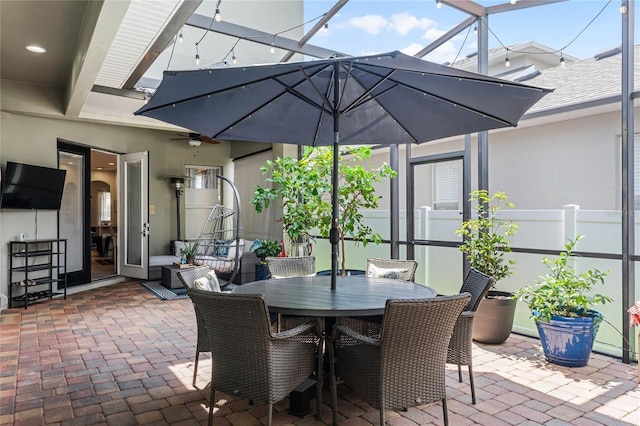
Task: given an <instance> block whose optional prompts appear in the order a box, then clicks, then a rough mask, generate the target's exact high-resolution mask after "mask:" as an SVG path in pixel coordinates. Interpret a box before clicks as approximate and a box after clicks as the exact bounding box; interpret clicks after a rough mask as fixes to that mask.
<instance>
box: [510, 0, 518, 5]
mask: <svg viewBox="0 0 640 426" xmlns="http://www.w3.org/2000/svg"><path fill="white" fill-rule="evenodd" d="M517 2H518V0H511V1H510V2H509V3H511V4H516V3H517Z"/></svg>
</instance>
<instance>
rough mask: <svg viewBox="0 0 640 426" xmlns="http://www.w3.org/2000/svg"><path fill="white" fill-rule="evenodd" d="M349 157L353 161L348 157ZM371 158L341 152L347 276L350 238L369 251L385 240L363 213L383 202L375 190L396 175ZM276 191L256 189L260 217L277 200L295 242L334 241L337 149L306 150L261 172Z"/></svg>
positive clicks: (341, 227)
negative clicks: (314, 236)
mask: <svg viewBox="0 0 640 426" xmlns="http://www.w3.org/2000/svg"><path fill="white" fill-rule="evenodd" d="M347 154H348V155H347ZM369 157H371V148H369V147H365V146H362V147H357V148H353V149H352V148H350V147H340V153H339V161H338V204H339V218H338V232H339V235H340V242H341V248H340V252H341V253H342V259H341V260H342V266H341V267H342V271H345V270H346V267H345V265H346V259H345V245H344V244H345V237H347V236H349V237H351V238H353V239H354V241H356V242H361V243H362V244H363V245H366V244H367V243H369V242H373V243H375V244H379V243H380V242H381V241H382V236H381V235H380V234H378V233H376V232H373V229H372V228H371V227H369V226H368V225H367V224H366V223H365V222H364V216H363V215H362V213H361V212H360V211H361V210H362V209H375V208H377V207H378V203H379V201H380V198H381V197H380V196H379V195H376V193H375V187H374V184H375V183H377V182H381V181H383V180H384V179H388V178H393V177H395V176H396V175H397V173H396V172H395V171H394V170H393V169H392V168H391V167H390V166H389V165H387V164H386V163H384V164H382V165H381V166H379V167H373V166H371V165H366V164H363V163H364V162H365V160H366V159H368V158H369ZM261 170H262V172H263V173H264V174H265V175H270V176H269V177H268V178H267V179H266V180H267V182H269V183H271V184H272V186H271V187H261V186H257V188H256V190H255V192H254V196H253V199H252V200H251V202H252V203H253V205H254V206H255V208H256V211H257V212H261V211H262V210H263V209H266V208H268V207H269V205H270V204H271V202H272V201H273V200H281V201H282V205H283V214H282V218H281V219H280V220H281V221H282V226H283V229H284V232H286V233H287V235H288V236H289V238H290V239H291V240H292V241H299V240H300V239H305V238H307V237H309V232H311V230H313V229H317V230H318V232H319V233H320V235H321V236H322V237H324V238H327V237H328V236H329V231H330V229H331V222H332V206H331V194H332V191H333V188H332V185H331V175H332V170H333V148H331V147H316V148H311V147H307V148H305V150H304V153H303V155H302V158H300V159H299V160H298V159H294V158H291V157H286V158H277V159H275V160H274V161H268V162H267V164H266V166H263V167H261Z"/></svg>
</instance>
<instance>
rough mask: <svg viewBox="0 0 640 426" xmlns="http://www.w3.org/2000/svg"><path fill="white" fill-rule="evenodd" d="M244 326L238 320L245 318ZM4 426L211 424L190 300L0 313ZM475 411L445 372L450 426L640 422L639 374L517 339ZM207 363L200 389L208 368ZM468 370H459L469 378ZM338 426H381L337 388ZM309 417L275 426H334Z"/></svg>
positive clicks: (127, 291) (451, 372)
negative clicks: (562, 359) (559, 361)
mask: <svg viewBox="0 0 640 426" xmlns="http://www.w3.org/2000/svg"><path fill="white" fill-rule="evenodd" d="M239 320H241V319H239ZM0 326H1V328H0V424H1V425H90V424H104V425H113V426H125V425H138V424H145V425H146V424H148V425H197V424H206V418H207V410H208V401H207V397H208V392H207V390H206V389H204V390H196V389H194V388H193V387H192V386H191V379H192V376H193V359H194V347H195V346H194V345H195V341H196V329H195V316H194V312H193V307H192V305H191V301H190V300H188V299H183V300H173V301H163V300H160V299H158V298H156V297H155V296H154V295H153V294H151V293H150V292H149V291H147V290H146V289H145V288H143V287H142V286H141V285H139V283H138V281H127V282H123V283H119V284H114V285H111V286H108V287H103V288H99V289H94V290H88V291H84V292H80V293H76V294H72V295H70V296H69V297H68V298H67V300H66V301H65V300H61V299H56V300H52V301H47V302H43V303H39V304H36V305H32V306H30V307H29V308H28V309H26V310H25V309H19V308H16V309H8V310H5V311H2V313H1V315H0ZM474 355H475V357H474V363H475V364H474V376H475V379H476V391H477V397H478V403H477V404H476V405H475V406H473V405H471V397H470V390H469V385H468V378H467V376H466V374H463V378H464V380H465V381H464V382H463V383H458V380H457V368H456V367H455V366H447V371H448V377H447V384H448V392H447V395H448V407H449V421H450V424H451V425H455V426H457V425H474V424H480V425H492V426H493V425H538V424H544V425H564V424H571V425H640V390H639V388H638V384H637V376H636V375H637V365H635V364H632V365H627V364H623V363H622V362H620V360H618V359H615V358H612V357H608V356H605V355H600V354H593V355H592V357H591V360H590V362H589V365H588V366H586V367H581V368H565V367H559V366H556V365H553V364H549V363H547V362H546V361H545V360H544V357H543V355H542V350H541V348H540V345H539V342H538V340H537V339H532V338H528V337H524V336H519V335H515V334H512V335H511V337H510V338H509V339H508V340H507V341H506V342H505V343H504V344H502V345H496V346H492V345H478V346H477V347H476V348H475V350H474ZM209 366H210V363H209V361H208V357H207V354H204V355H201V360H200V365H199V368H198V386H199V387H200V388H203V387H205V385H206V383H207V381H208V377H209V374H210V372H211V370H210V367H209ZM464 371H466V369H464V368H463V372H464ZM340 393H341V398H340V400H339V411H340V415H341V417H342V419H343V420H342V421H341V422H340V424H341V425H344V426H359V425H363V426H364V425H370V424H377V423H378V414H377V410H375V409H373V408H372V407H371V406H369V405H368V404H366V403H365V402H363V401H362V400H361V399H360V398H359V396H358V395H357V394H355V393H353V392H351V391H350V390H349V389H348V388H347V387H346V386H342V387H341V388H340ZM216 399H217V400H218V401H217V407H216V408H217V410H216V418H215V420H214V424H216V425H220V426H224V425H237V426H240V425H260V424H264V423H265V422H266V405H265V404H263V403H261V402H258V401H256V403H255V404H254V405H249V403H248V401H246V400H243V399H237V398H234V397H231V396H228V395H224V394H222V393H220V392H218V393H216ZM329 402H330V395H329V393H328V392H325V395H324V406H323V413H324V414H323V420H324V421H323V422H317V421H316V420H315V417H314V416H313V411H312V413H311V414H308V415H307V416H306V417H304V418H299V417H296V416H293V415H291V414H289V413H288V411H287V408H288V406H289V402H288V400H285V401H282V402H280V403H278V404H276V405H275V406H274V418H273V420H274V422H273V423H274V425H316V424H318V425H320V424H330V421H331V409H330V406H329V405H328V404H329ZM387 422H388V424H391V425H396V426H404V425H416V424H417V425H430V424H436V425H441V424H443V422H442V409H441V406H440V404H439V403H436V404H428V405H423V406H419V407H413V408H409V409H408V410H407V411H398V412H392V411H388V412H387Z"/></svg>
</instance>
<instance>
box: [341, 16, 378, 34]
mask: <svg viewBox="0 0 640 426" xmlns="http://www.w3.org/2000/svg"><path fill="white" fill-rule="evenodd" d="M349 24H350V25H352V26H354V27H356V28H360V29H363V30H365V31H366V32H368V33H369V34H379V33H380V29H382V28H384V27H386V26H387V20H386V19H384V18H383V17H382V16H380V15H365V16H359V17H355V18H351V19H349Z"/></svg>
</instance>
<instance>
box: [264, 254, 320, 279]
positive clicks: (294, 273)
mask: <svg viewBox="0 0 640 426" xmlns="http://www.w3.org/2000/svg"><path fill="white" fill-rule="evenodd" d="M265 260H266V262H267V267H268V268H269V272H270V273H271V278H275V279H278V278H289V277H311V276H313V275H315V274H316V258H315V257H314V256H304V257H267V258H266V259H265Z"/></svg>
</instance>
